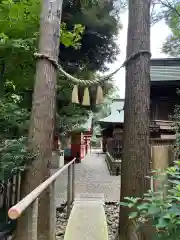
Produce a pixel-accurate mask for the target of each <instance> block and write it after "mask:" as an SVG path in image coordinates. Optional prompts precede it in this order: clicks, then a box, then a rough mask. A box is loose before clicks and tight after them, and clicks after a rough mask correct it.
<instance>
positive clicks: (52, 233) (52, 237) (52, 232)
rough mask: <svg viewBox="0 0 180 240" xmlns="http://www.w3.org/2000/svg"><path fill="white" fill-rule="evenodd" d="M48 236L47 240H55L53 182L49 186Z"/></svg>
mask: <svg viewBox="0 0 180 240" xmlns="http://www.w3.org/2000/svg"><path fill="white" fill-rule="evenodd" d="M50 195H51V197H50V234H49V240H55V239H56V197H55V181H54V182H53V183H52V185H51V186H50Z"/></svg>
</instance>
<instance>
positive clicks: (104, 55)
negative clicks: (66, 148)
mask: <svg viewBox="0 0 180 240" xmlns="http://www.w3.org/2000/svg"><path fill="white" fill-rule="evenodd" d="M40 2H41V1H40V0H21V1H15V0H14V1H13V0H1V1H0V127H1V131H0V142H1V155H0V161H1V165H3V163H5V162H6V163H8V164H6V165H7V167H6V168H5V169H6V170H5V171H4V172H8V173H11V171H10V170H9V169H10V168H9V166H10V167H12V166H14V165H13V164H12V163H13V162H18V164H19V166H20V168H19V170H20V169H22V168H21V160H22V154H20V155H19V160H17V157H18V154H19V152H21V151H22V153H26V145H25V143H26V142H25V140H24V138H23V141H22V140H21V138H22V136H26V135H27V132H28V120H29V112H30V110H31V102H32V92H33V85H34V75H35V67H36V59H35V58H34V52H36V51H37V46H38V38H39V15H40ZM64 2H65V6H64V9H63V23H62V25H61V30H60V32H61V39H60V48H61V52H60V61H61V63H64V64H63V65H64V67H65V69H68V67H69V66H70V65H72V63H73V64H74V65H73V66H75V65H76V66H78V67H76V69H74V68H73V74H74V75H76V76H77V77H81V78H85V79H86V77H87V78H94V77H95V75H94V74H95V71H96V70H102V68H103V67H104V64H105V62H108V61H112V60H113V59H114V58H115V54H116V52H117V46H116V45H115V42H114V39H115V34H116V33H117V27H118V26H119V25H118V17H117V12H116V11H115V7H114V6H113V1H112V2H111V4H110V3H109V5H108V4H105V3H103V4H102V6H101V7H100V6H99V5H97V3H95V6H98V8H97V9H96V7H93V9H92V8H91V7H92V6H93V5H92V3H91V5H89V7H88V6H86V8H82V6H80V5H77V6H75V1H71V0H69V1H64ZM71 2H73V5H72V3H71ZM84 3H85V2H84ZM71 5H72V6H73V7H72V6H71ZM67 6H69V7H67ZM85 10H86V11H85ZM92 10H93V11H95V12H94V15H92V14H93V12H92ZM84 11H85V12H84ZM98 11H99V12H98ZM74 13H76V14H74ZM98 14H99V15H98ZM92 16H93V18H94V20H97V21H96V24H95V23H94V21H92ZM95 17H96V19H95ZM111 41H112V44H111ZM61 53H62V54H61ZM72 56H75V62H73V61H74V60H73V61H71V57H72ZM64 57H65V58H66V61H64ZM68 59H69V61H68ZM79 63H80V64H79ZM91 66H92V67H91ZM87 69H88V70H87ZM70 72H71V71H70ZM62 80H64V81H62ZM72 88H73V86H72V85H71V84H70V83H69V81H68V79H66V78H65V77H64V76H61V75H60V78H59V81H58V86H57V128H58V129H59V131H60V132H62V133H64V132H65V131H67V130H71V129H72V128H74V127H76V126H77V125H78V124H81V123H82V122H83V121H85V120H86V119H87V118H88V115H89V109H86V108H82V107H81V106H78V105H74V104H72V103H71V92H72ZM110 88H112V84H110V85H107V86H106V89H105V93H108V91H109V89H110ZM94 95H95V94H94ZM7 139H9V140H8V141H7ZM12 139H14V140H12ZM23 144H24V145H23ZM16 147H17V150H16V151H15V150H12V149H15V148H16ZM8 149H9V153H8ZM15 152H16V153H17V154H14V153H15ZM9 154H10V155H9ZM4 166H5V165H4ZM2 169H4V168H2ZM1 173H2V174H3V171H1ZM6 175H7V174H6Z"/></svg>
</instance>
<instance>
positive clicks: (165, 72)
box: [150, 65, 180, 81]
mask: <svg viewBox="0 0 180 240" xmlns="http://www.w3.org/2000/svg"><path fill="white" fill-rule="evenodd" d="M150 76H151V81H177V80H180V65H179V66H151V73H150Z"/></svg>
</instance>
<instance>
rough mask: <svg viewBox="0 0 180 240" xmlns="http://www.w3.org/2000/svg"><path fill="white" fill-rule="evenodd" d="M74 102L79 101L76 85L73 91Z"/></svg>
mask: <svg viewBox="0 0 180 240" xmlns="http://www.w3.org/2000/svg"><path fill="white" fill-rule="evenodd" d="M72 103H79V98H78V86H77V85H75V86H74V88H73V91H72Z"/></svg>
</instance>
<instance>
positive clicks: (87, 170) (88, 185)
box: [52, 150, 120, 206]
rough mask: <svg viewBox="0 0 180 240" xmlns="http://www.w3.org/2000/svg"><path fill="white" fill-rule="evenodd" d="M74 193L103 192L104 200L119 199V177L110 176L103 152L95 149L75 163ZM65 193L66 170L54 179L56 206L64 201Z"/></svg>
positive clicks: (113, 200) (112, 200)
mask: <svg viewBox="0 0 180 240" xmlns="http://www.w3.org/2000/svg"><path fill="white" fill-rule="evenodd" d="M54 172H55V171H54V170H52V173H54ZM75 193H103V194H104V196H105V201H107V202H115V201H119V196H120V177H119V176H110V174H109V171H108V168H107V165H106V162H105V155H104V154H98V153H97V150H96V151H94V152H92V154H88V155H87V156H86V157H85V159H84V160H82V162H81V163H79V164H76V165H75ZM66 195H67V171H65V172H64V173H63V174H62V175H61V176H60V177H59V179H58V180H57V181H56V205H57V206H60V205H61V204H62V203H63V202H65V201H66V199H67V198H66Z"/></svg>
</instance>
